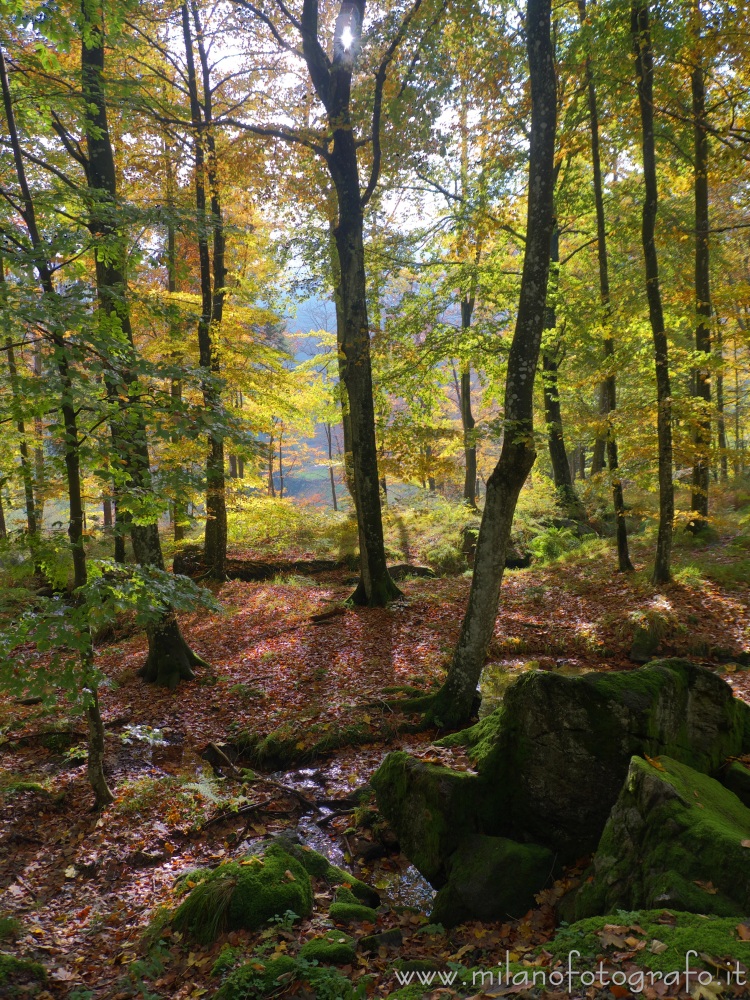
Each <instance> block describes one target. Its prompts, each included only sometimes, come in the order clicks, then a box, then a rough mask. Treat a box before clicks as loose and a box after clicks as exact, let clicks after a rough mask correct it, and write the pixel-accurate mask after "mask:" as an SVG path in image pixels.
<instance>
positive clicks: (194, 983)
mask: <svg viewBox="0 0 750 1000" xmlns="http://www.w3.org/2000/svg"><path fill="white" fill-rule="evenodd" d="M746 543H747V536H744V535H741V534H740V532H739V530H738V531H736V532H734V533H733V534H731V535H730V534H726V535H724V536H723V537H721V538H719V539H715V540H713V541H712V542H711V543H710V544H709V543H705V544H703V543H700V544H693V543H690V542H685V543H684V545H683V546H682V548H678V550H677V553H676V565H677V569H678V573H677V582H675V583H672V584H670V585H668V586H664V587H660V588H658V589H657V588H654V587H653V586H652V585H651V584H650V583H649V581H648V572H647V570H648V567H647V565H646V562H647V560H648V559H650V549H647V548H646V545H645V543H644V542H638V541H636V543H635V545H634V555H635V562H636V569H637V572H636V573H634V574H630V575H622V574H618V573H616V572H614V569H613V552H612V548H611V545H610V544H609V543H608V542H603V541H597V542H596V543H594V544H593V545H587V546H584V547H582V548H581V549H578V550H576V552H574V553H572V554H570V555H569V556H568V557H564V558H562V559H560V560H558V561H555V562H553V563H550V564H547V565H544V564H542V565H534V566H532V567H531V568H530V569H527V570H520V571H515V572H508V573H507V574H506V578H505V581H504V583H503V591H502V600H501V609H500V613H499V615H498V619H497V624H496V629H495V640H494V642H493V645H492V648H491V650H490V658H489V659H490V664H492V665H494V666H491V667H489V668H488V670H487V676H488V681H487V683H486V685H485V696H486V698H487V699H489V700H490V702H492V700H493V699H494V698H495V697H497V696H498V695H499V689H500V688H501V687H502V686H503V684H504V683H505V679H506V678H507V676H508V673H507V672H508V671H510V674H511V675H512V673H513V672H515V671H518V670H520V669H522V668H523V667H525V666H528V665H533V666H537V667H540V668H542V669H552V670H555V669H563V670H566V671H578V670H585V669H594V670H629V669H633V668H634V664H633V663H631V662H630V660H629V659H628V652H629V647H630V643H631V640H632V636H633V629H634V624H635V623H637V622H638V621H641V622H643V621H649V622H652V623H653V622H656V623H657V627H658V631H659V634H660V636H661V650H660V652H662V653H665V654H669V655H674V654H678V655H685V656H688V657H690V658H692V659H694V660H696V661H698V662H702V663H704V664H705V665H707V666H709V667H711V668H713V669H716V670H717V671H719V672H721V673H722V674H723V675H724V676H725V678H726V680H727V681H728V682H729V683H730V684H731V685H732V686H733V687H734V690H735V692H736V694H737V695H738V696H739V697H742V698H744V699H746V700H748V701H750V672H747V671H745V670H743V669H742V668H741V667H740V666H739V665H738V664H737V663H736V662H732V661H734V660H735V658H736V657H739V656H740V654H741V653H742V652H743V651H747V649H748V648H749V647H750V575H748V573H747V572H746V560H745V558H744V557H745V555H746V554H747V553H746V549H747V547H748V546H747V544H746ZM234 554H235V555H238V556H242V553H241V552H235V553H234ZM469 583H470V581H469V578H468V576H467V575H464V576H457V577H443V578H438V579H409V580H407V581H406V582H405V583H404V584H402V590H403V593H404V598H403V600H400V601H398V602H396V603H395V604H394V605H393V606H392V607H390V608H389V609H387V610H369V609H356V608H352V609H350V608H346V609H345V608H344V607H343V605H342V602H343V601H344V600H345V598H346V597H347V596H348V595H349V593H350V592H351V590H352V584H353V577H352V574H351V573H350V572H347V571H343V570H342V571H337V572H329V573H325V574H319V575H317V576H314V577H300V576H292V577H289V578H276V579H274V580H273V581H271V582H269V583H243V582H239V581H233V582H229V583H227V584H225V585H223V586H221V587H218V588H215V590H216V594H217V597H218V598H219V600H220V602H221V604H222V606H223V611H222V612H221V613H210V614H209V613H205V612H203V613H201V614H195V615H186V616H184V617H182V619H181V625H182V628H183V631H184V633H185V635H186V636H187V637H188V638H189V641H190V642H191V644H192V645H193V646H194V648H195V649H196V650H197V651H198V652H199V653H200V654H201V655H202V656H203V657H205V658H206V659H207V660H208V661H209V662H210V664H211V667H210V669H209V670H202V671H201V672H200V676H199V678H198V679H197V680H196V681H195V682H192V683H188V684H181V685H180V687H179V688H178V690H176V691H174V692H171V691H166V690H162V689H155V688H153V687H148V686H146V685H144V684H143V682H142V681H140V680H139V679H138V678H137V676H136V671H137V669H138V667H139V666H140V664H141V663H142V661H143V657H144V653H145V640H144V638H143V636H142V635H131V634H129V630H128V625H127V622H125V623H124V624H123V628H122V631H121V634H120V635H116V636H111V637H110V640H109V641H108V643H107V644H106V645H102V646H101V647H100V649H99V651H98V653H99V655H98V662H99V664H100V666H101V668H102V670H103V671H104V672H105V673H106V675H107V677H108V678H109V681H110V682H111V684H110V686H108V687H105V688H104V689H103V691H102V711H103V714H104V718H105V722H106V726H107V734H108V737H107V770H108V775H109V778H110V781H111V785H112V787H113V789H114V791H115V794H116V801H115V803H114V804H113V805H112V806H111V807H110V808H109V809H107V810H106V812H105V813H104V814H101V815H97V814H95V813H92V812H91V811H90V805H91V792H90V789H89V787H88V785H87V781H86V769H85V765H84V764H83V763H82V760H81V755H80V746H81V744H83V743H84V740H85V734H84V727H83V725H82V721H81V719H80V717H75V716H70V715H67V714H66V712H65V710H64V708H59V709H58V710H56V711H55V712H53V713H51V714H50V713H49V712H42V711H41V710H40V706H39V705H28V706H22V705H19V704H18V703H15V702H13V701H12V700H10V699H6V700H5V701H3V702H0V727H1V728H0V733H1V734H2V745H1V746H0V753H2V764H3V773H2V777H1V778H0V886H1V887H2V889H3V890H4V892H3V901H2V904H0V905H1V906H2V912H1V914H0V935H3V936H4V937H5V938H6V940H5V941H3V943H2V945H0V950H2V951H4V952H5V953H7V954H14V955H17V956H21V957H24V958H30V959H33V960H35V961H38V962H41V963H42V964H43V965H44V966H45V967H46V969H47V973H48V978H47V981H46V983H44V984H42V985H38V986H34V985H33V983H31V982H29V984H28V988H26V987H23V986H19V987H18V989H19V990H20V992H18V993H17V995H18V996H27V995H31V996H36V997H38V998H39V1000H44V998H49V997H71V998H74V1000H89V998H90V1000H94V998H96V1000H99V998H107V1000H125V998H130V997H134V998H135V997H140V998H142V1000H187V998H192V997H201V996H206V997H210V996H212V995H213V993H214V992H215V991H216V989H217V988H218V984H219V982H220V980H219V979H218V978H217V977H216V976H215V975H214V976H212V975H211V969H212V966H213V965H214V963H215V961H216V958H217V956H218V954H219V952H220V950H221V948H222V946H224V945H226V944H227V943H229V944H230V945H232V946H233V947H236V948H239V949H242V950H244V951H245V952H246V953H248V954H251V953H253V951H254V949H255V954H263V953H264V952H265V954H268V952H269V949H271V948H272V949H273V950H274V953H283V952H289V953H292V954H293V953H295V951H296V949H297V947H298V945H299V944H300V942H302V941H304V940H305V939H307V938H309V937H311V936H313V934H315V933H320V930H321V927H324V926H330V922H327V921H326V920H325V919H324V918H323V917H321V916H320V915H315V916H313V917H312V918H311V919H309V920H303V921H301V922H300V923H297V924H295V926H294V927H293V928H292V929H290V928H289V927H285V926H283V925H280V926H279V927H278V928H277V929H276V930H272V931H264V932H258V933H255V934H249V933H244V932H242V933H238V932H233V933H232V934H230V935H224V936H222V937H221V938H220V939H219V940H218V942H217V943H216V944H215V945H213V946H211V947H208V948H198V947H195V946H191V945H190V944H189V943H188V942H187V941H185V940H183V939H181V938H180V936H179V935H177V934H173V935H172V936H171V938H170V937H167V938H166V942H165V943H164V944H162V945H161V946H159V947H158V948H157V949H156V950H152V952H151V953H150V954H149V953H147V952H146V951H145V950H144V947H143V944H142V935H143V932H144V929H145V927H146V926H147V924H148V922H149V919H150V917H151V916H152V914H153V913H154V912H155V911H156V910H157V909H158V908H159V907H165V906H166V907H170V906H174V905H175V900H176V895H175V889H174V885H175V880H176V879H177V878H178V876H179V875H180V874H181V873H184V872H185V871H187V870H189V869H191V868H194V867H196V866H199V865H215V864H217V863H219V862H220V861H222V860H226V859H227V858H229V857H233V856H237V855H238V854H241V853H242V851H243V845H246V844H247V842H248V840H252V839H253V838H259V837H263V836H264V835H266V834H268V833H274V832H276V831H279V830H282V829H289V828H297V829H301V830H302V831H303V832H307V833H308V834H310V836H311V837H312V840H311V843H312V845H313V846H314V847H316V848H317V849H318V850H322V849H325V850H327V851H328V853H329V854H330V855H331V856H332V857H333V858H334V861H337V862H338V861H339V860H340V862H341V863H342V864H344V865H346V864H347V863H351V864H352V865H353V870H354V871H355V872H356V874H358V875H359V876H360V877H362V878H363V879H364V880H365V881H369V882H371V884H374V885H376V886H377V887H378V888H379V889H380V890H381V891H382V895H383V898H384V902H385V903H386V904H387V905H386V906H385V907H383V908H382V909H381V911H380V912H379V915H378V924H377V927H376V928H375V929H376V930H377V931H381V930H387V929H389V928H393V927H398V928H399V929H400V930H401V933H402V944H401V945H400V946H399V948H398V950H397V951H393V950H388V949H386V948H385V947H383V948H381V949H380V950H379V952H378V953H377V954H370V955H361V956H360V957H359V959H358V962H357V964H356V965H354V966H351V967H347V968H345V969H344V970H343V972H344V974H345V975H347V976H350V977H351V979H352V981H354V982H358V981H363V982H364V979H363V977H365V976H368V975H369V976H370V977H371V978H370V979H368V980H367V984H368V985H367V993H368V995H371V996H377V997H385V996H388V995H389V993H390V992H392V991H393V990H395V989H396V988H397V983H396V980H395V978H394V965H393V963H394V960H395V958H396V957H399V958H402V959H432V960H434V961H435V962H436V963H438V966H437V967H439V968H448V963H450V962H453V963H462V964H464V965H466V966H468V965H472V964H474V965H477V964H478V965H485V966H487V967H492V966H493V965H496V964H497V963H498V961H500V959H501V957H502V956H504V955H505V953H506V951H507V952H510V953H511V956H512V957H513V958H519V957H520V958H523V957H524V956H526V955H530V954H531V953H532V952H533V950H534V949H535V948H537V946H539V945H542V944H544V942H545V941H546V940H547V939H548V938H549V937H550V935H551V934H552V932H553V930H554V926H555V918H554V901H555V898H556V894H558V893H559V891H560V888H559V887H558V888H557V889H552V890H548V891H547V892H546V893H545V894H542V896H541V897H540V905H539V907H538V908H537V909H535V910H532V911H530V912H529V913H528V914H527V915H526V916H525V917H524V918H523V919H522V920H519V921H515V922H508V923H502V924H492V925H490V924H478V923H477V924H469V925H466V926H463V927H459V928H456V929H455V930H452V931H450V932H447V933H445V932H442V929H441V928H439V927H438V928H437V929H436V928H434V927H432V926H431V925H430V924H429V921H428V918H427V916H426V911H428V910H429V899H430V893H429V887H428V886H427V885H426V883H424V882H423V881H422V880H421V878H420V877H419V876H418V875H417V873H415V872H414V870H413V869H408V868H407V867H406V862H405V861H404V859H403V858H400V857H399V856H398V855H391V856H386V857H383V858H379V859H376V860H371V861H369V862H361V863H360V862H358V861H357V855H362V853H364V854H367V853H368V851H367V850H366V848H367V841H368V837H370V836H371V834H370V833H368V831H367V830H362V829H360V830H357V831H356V832H351V830H352V828H351V826H350V824H351V823H352V817H351V815H348V814H347V815H342V816H334V817H333V818H332V817H331V816H330V809H331V808H332V807H331V806H330V804H329V805H328V807H327V808H324V807H322V806H319V807H318V808H317V810H316V809H313V810H312V811H310V809H309V808H308V806H307V805H306V804H305V802H303V801H302V799H301V798H300V795H302V796H303V797H304V799H305V800H306V801H312V802H313V803H316V802H317V803H320V800H323V799H325V800H329V799H335V798H344V797H346V796H347V794H349V793H350V792H351V790H352V789H353V788H356V787H358V786H360V785H362V784H363V783H364V782H366V781H367V779H368V778H369V776H370V775H371V774H372V772H373V771H374V770H375V769H376V768H377V766H378V765H379V763H380V761H381V760H382V758H383V756H384V754H385V753H387V752H388V750H390V749H394V748H397V747H404V748H407V749H409V750H410V751H411V752H413V753H417V754H420V755H421V756H423V757H424V758H426V759H436V758H438V756H439V755H440V756H442V754H443V752H442V751H440V752H439V751H437V750H436V748H434V747H432V746H431V740H432V739H434V738H435V735H436V734H435V732H434V731H431V732H425V733H411V734H409V733H402V734H400V735H395V736H394V735H393V732H394V729H395V728H396V727H397V723H398V722H399V721H404V720H400V719H399V718H398V717H397V715H394V713H393V712H392V711H391V710H390V709H388V708H387V706H386V705H385V702H386V701H387V700H388V699H389V698H390V697H392V694H391V693H389V689H391V688H392V687H394V686H398V685H412V686H414V687H418V688H421V689H425V690H429V689H430V688H431V687H433V686H434V685H436V684H438V683H439V682H440V681H441V680H442V678H443V677H444V672H445V668H446V664H447V661H448V659H449V656H450V652H451V650H452V648H453V646H454V644H455V642H456V639H457V636H458V631H459V626H460V622H461V618H462V614H463V611H464V608H465V604H466V599H467V595H468V589H469ZM327 611H334V612H335V613H334V614H331V615H330V616H328V617H324V618H322V619H318V620H317V621H315V620H312V619H313V616H316V615H321V614H323V613H325V612H327ZM493 677H496V678H498V679H499V680H498V682H497V683H494V682H493V680H492V678H493ZM347 727H348V729H347ZM272 730H274V731H276V733H277V736H278V737H279V739H280V740H281V742H282V744H283V746H284V747H285V748H286V749H285V752H286V753H287V754H288V756H289V761H288V763H287V765H286V766H285V767H283V768H282V767H277V769H276V770H275V771H274V772H273V778H272V781H275V782H277V784H273V783H272V782H268V781H266V776H264V774H263V773H262V772H261V771H260V770H258V772H257V775H256V780H250V781H245V782H244V783H243V782H241V781H239V780H234V779H232V778H231V777H224V778H221V779H219V778H217V777H216V776H215V774H214V771H213V769H212V767H211V765H210V764H209V763H208V762H207V760H206V759H205V758H204V757H203V756H202V754H203V753H204V751H205V748H206V747H207V745H208V744H209V743H212V742H214V743H225V742H227V741H229V742H231V741H233V740H235V739H236V737H237V735H238V733H240V732H242V731H246V732H250V733H255V734H257V735H258V736H265V735H267V734H268V733H269V732H270V731H272ZM343 730H347V731H348V732H350V733H352V734H354V733H356V737H354V736H353V737H352V738H353V739H355V741H356V742H357V743H358V745H355V746H349V747H344V748H342V749H339V750H336V751H334V752H331V753H329V754H327V755H325V756H323V757H318V758H317V759H315V760H308V759H306V757H307V755H308V752H309V750H310V747H311V746H312V745H313V744H314V743H318V742H320V740H321V738H322V737H326V736H327V735H329V736H331V742H336V739H335V737H336V735H337V734H339V733H340V732H341V731H343ZM386 736H390V737H391V738H390V739H389V740H387V741H386V740H385V739H384V737H386ZM278 745H279V744H278V743H277V746H278ZM451 763H453V764H458V766H466V762H462V761H461V760H460V759H458V760H456V758H455V757H452V758H451ZM282 785H286V786H291V787H292V788H293V789H294V790H293V791H292V792H287V791H285V790H284V789H283V788H282V787H280V786H282ZM254 806H257V808H253V807H254ZM316 821H317V822H316ZM347 830H348V831H349V832H347ZM363 845H364V848H365V849H364V851H363V850H362V848H363ZM372 853H374V854H377V853H378V852H377V850H374V851H373V852H372ZM404 904H412V906H413V907H414V908H412V909H409V908H408V906H407V908H406V909H404ZM13 918H15V920H17V923H15V922H14V919H13ZM347 932H348V933H351V934H353V935H354V936H355V937H361V936H362V935H364V934H367V933H372V932H373V926H372V925H369V924H364V925H361V926H357V925H355V926H354V927H349V928H347ZM269 942H270V943H269ZM258 949H260V950H258ZM632 954H633V952H632V951H631V952H630V955H631V956H632ZM627 957H628V955H627V949H626V951H625V952H623V953H621V956H620V958H621V961H626V960H627ZM4 988H5V989H9V987H2V986H0V995H3V996H5V995H6V994H4V993H2V990H3V989H4ZM435 989H436V991H435V992H434V994H430V991H429V990H427V991H426V995H427V994H429V995H434V996H441V997H451V996H455V995H457V994H456V993H454V992H453V990H452V989H450V988H440V989H438V988H437V987H436V988H435ZM617 989H618V988H614V992H613V993H610V994H609V995H610V996H612V995H614V996H627V995H629V994H628V991H627V990H620V992H619V993H618V992H617ZM503 992H514V991H513V990H504V991H503ZM7 995H8V996H11V995H13V994H11V993H10V992H9V993H7ZM279 995H297V996H299V997H305V996H308V997H309V996H312V995H313V994H311V993H309V992H308V993H305V989H304V987H303V986H299V987H295V989H294V990H292V991H291V992H289V993H284V994H279ZM561 995H564V994H559V993H558V994H557V996H561Z"/></svg>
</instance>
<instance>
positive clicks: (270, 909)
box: [172, 844, 313, 944]
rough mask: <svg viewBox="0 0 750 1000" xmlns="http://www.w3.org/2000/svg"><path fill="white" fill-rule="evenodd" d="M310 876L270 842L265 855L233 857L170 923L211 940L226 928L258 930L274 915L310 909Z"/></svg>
mask: <svg viewBox="0 0 750 1000" xmlns="http://www.w3.org/2000/svg"><path fill="white" fill-rule="evenodd" d="M312 908H313V894H312V885H311V882H310V877H309V875H308V874H307V872H306V871H305V869H304V868H303V866H302V865H301V864H300V863H299V861H297V860H296V858H294V857H292V856H291V855H290V854H289V853H288V852H287V851H285V850H284V849H283V847H281V846H279V845H278V844H271V845H269V847H267V848H266V850H265V852H264V854H263V855H252V856H250V857H248V858H246V859H245V860H244V861H230V862H227V863H226V864H223V865H219V867H218V868H216V869H214V871H213V872H212V873H211V874H210V875H209V876H208V877H207V878H204V879H203V880H202V881H201V882H199V883H198V885H196V886H195V888H193V889H192V890H191V892H190V895H189V896H188V897H187V899H186V900H185V901H184V902H183V903H182V905H181V906H180V907H179V908H178V910H177V912H176V913H175V915H174V917H173V919H172V926H173V927H174V928H175V929H176V930H179V931H184V932H186V933H188V934H189V935H190V936H191V937H193V938H194V939H195V940H196V941H198V942H200V943H204V944H208V943H210V942H211V941H214V940H215V939H216V937H217V935H218V934H220V933H221V932H222V931H224V930H238V929H246V930H257V929H258V928H259V927H262V925H263V924H264V923H265V922H266V921H267V920H269V919H270V918H271V917H274V916H280V915H282V914H284V913H286V912H287V911H292V912H293V913H295V914H296V915H297V916H298V917H306V916H309V915H310V914H311V913H312Z"/></svg>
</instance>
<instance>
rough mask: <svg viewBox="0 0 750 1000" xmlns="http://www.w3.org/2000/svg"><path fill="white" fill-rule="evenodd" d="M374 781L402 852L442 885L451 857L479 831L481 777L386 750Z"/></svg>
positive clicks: (431, 878)
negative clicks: (461, 844) (470, 835)
mask: <svg viewBox="0 0 750 1000" xmlns="http://www.w3.org/2000/svg"><path fill="white" fill-rule="evenodd" d="M371 783H372V786H373V788H374V789H375V791H376V793H377V797H378V807H379V809H380V810H381V812H382V813H383V815H384V816H385V817H386V819H387V820H388V822H389V823H390V824H391V826H392V827H393V828H394V829H395V831H396V833H397V835H398V839H399V843H400V845H401V850H402V851H403V853H404V854H405V855H406V856H407V858H409V860H410V861H411V862H412V863H413V864H414V865H415V866H416V867H417V868H418V869H419V871H420V872H421V873H422V874H423V875H424V877H425V878H426V879H427V880H428V881H429V882H430V883H431V884H432V885H433V886H434V887H435V888H439V887H440V886H441V885H444V884H445V881H446V879H447V876H448V871H447V861H448V858H449V857H450V855H451V854H452V853H453V852H454V851H455V850H456V848H457V847H458V845H459V844H460V842H461V841H462V840H463V839H464V838H465V837H466V836H468V835H469V834H471V833H474V832H476V830H477V829H478V811H479V809H480V802H479V793H480V789H479V781H478V778H477V776H476V775H473V774H466V773H463V772H459V771H452V770H451V769H450V768H447V767H437V766H435V765H434V764H426V763H425V762H424V761H421V760H417V759H416V758H414V757H410V756H409V755H408V754H407V753H404V752H403V751H397V752H395V753H391V754H388V756H387V757H386V758H385V760H384V761H383V763H382V764H381V766H380V768H379V769H378V770H377V771H376V772H375V774H374V775H373V776H372V779H371Z"/></svg>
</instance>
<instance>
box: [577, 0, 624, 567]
mask: <svg viewBox="0 0 750 1000" xmlns="http://www.w3.org/2000/svg"><path fill="white" fill-rule="evenodd" d="M578 10H579V13H580V17H581V21H582V22H583V21H584V19H585V17H586V0H579V4H578ZM586 83H587V91H588V106H589V123H590V132H591V166H592V172H593V183H594V204H595V207H596V236H597V241H596V244H597V245H596V253H597V261H598V264H599V301H600V304H601V310H602V320H603V324H604V330H605V337H604V365H605V371H606V376H605V378H604V381H603V382H602V383H601V387H600V413H601V414H602V416H603V417H604V418H605V420H606V425H607V426H606V433H605V435H604V437H603V438H601V439H600V440H597V447H599V445H600V442H601V443H602V444H604V445H606V453H607V465H608V466H609V475H610V480H611V482H612V501H613V505H614V511H615V524H616V532H617V563H618V567H619V570H620V572H621V573H626V572H630V571H631V570H632V569H633V564H632V562H631V561H630V552H629V546H628V528H627V524H626V521H625V498H624V495H623V489H622V479H621V478H620V474H619V471H618V470H619V455H618V447H617V436H616V434H615V431H614V427H613V426H612V414H613V413H614V412H615V411H616V410H617V381H616V378H615V373H614V364H615V344H614V338H613V336H612V303H611V298H610V289H609V257H608V254H607V227H606V220H605V215H604V184H603V182H602V162H601V152H600V146H599V111H598V107H597V101H596V86H595V84H594V71H593V67H592V65H591V59H590V58H589V57H588V56H587V57H586ZM602 462H603V456H602V457H601V458H598V457H597V453H596V448H595V454H594V458H593V460H592V463H591V474H592V475H594V474H595V473H596V472H600V471H601V467H602V466H601V463H602Z"/></svg>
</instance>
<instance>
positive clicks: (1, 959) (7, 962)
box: [0, 953, 47, 997]
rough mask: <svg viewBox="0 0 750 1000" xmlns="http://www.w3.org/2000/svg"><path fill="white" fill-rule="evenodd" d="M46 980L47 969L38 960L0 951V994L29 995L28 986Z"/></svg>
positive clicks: (5, 995)
mask: <svg viewBox="0 0 750 1000" xmlns="http://www.w3.org/2000/svg"><path fill="white" fill-rule="evenodd" d="M46 981H47V970H46V969H45V968H44V966H43V965H40V964H39V963H38V962H31V961H29V960H28V959H25V958H16V957H15V955H6V954H4V953H0V986H2V987H3V989H2V990H0V995H2V996H3V997H15V996H21V995H23V996H30V995H32V994H31V993H30V988H31V989H33V986H34V985H35V984H41V983H44V982H46Z"/></svg>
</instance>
